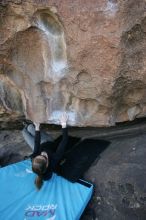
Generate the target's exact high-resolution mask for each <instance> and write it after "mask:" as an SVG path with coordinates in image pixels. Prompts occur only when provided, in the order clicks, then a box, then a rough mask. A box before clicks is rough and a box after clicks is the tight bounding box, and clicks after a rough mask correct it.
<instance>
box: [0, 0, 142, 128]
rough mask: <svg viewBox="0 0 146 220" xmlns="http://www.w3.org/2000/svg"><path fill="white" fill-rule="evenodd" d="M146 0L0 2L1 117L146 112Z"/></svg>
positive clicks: (89, 117)
mask: <svg viewBox="0 0 146 220" xmlns="http://www.w3.org/2000/svg"><path fill="white" fill-rule="evenodd" d="M145 9H146V1H145V0H140V1H135V0H124V1H123V0H91V1H83V0H81V1H79V0H75V1H72V0H68V1H66V0H57V1H56V0H24V1H18V0H17V1H14V0H2V1H0V45H1V46H0V79H1V82H0V117H1V121H2V120H5V119H6V118H7V120H12V119H14V118H15V119H17V118H18V117H21V116H23V115H25V117H26V118H27V119H30V120H32V121H39V122H44V123H47V122H48V123H56V124H58V118H59V117H60V114H61V112H62V111H64V110H66V111H67V112H68V114H69V124H71V125H76V126H89V125H90V126H110V125H114V124H115V123H116V122H120V121H127V120H133V119H134V118H136V117H143V116H145V114H146V113H145V112H146V111H145V110H146V77H145V76H146V61H145V60H146V12H145Z"/></svg>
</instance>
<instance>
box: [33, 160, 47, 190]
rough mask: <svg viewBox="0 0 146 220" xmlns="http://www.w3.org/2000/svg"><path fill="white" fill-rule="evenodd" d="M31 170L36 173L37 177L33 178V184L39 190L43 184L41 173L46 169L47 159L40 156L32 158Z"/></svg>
mask: <svg viewBox="0 0 146 220" xmlns="http://www.w3.org/2000/svg"><path fill="white" fill-rule="evenodd" d="M32 170H33V172H34V173H36V174H37V177H36V179H35V185H36V188H37V189H38V190H40V189H41V187H42V185H43V174H44V173H45V172H46V170H47V161H46V160H44V158H41V157H40V156H37V157H35V158H33V160H32Z"/></svg>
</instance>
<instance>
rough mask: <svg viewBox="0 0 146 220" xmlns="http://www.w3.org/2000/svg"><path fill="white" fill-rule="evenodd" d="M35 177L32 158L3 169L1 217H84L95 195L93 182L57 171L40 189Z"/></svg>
mask: <svg viewBox="0 0 146 220" xmlns="http://www.w3.org/2000/svg"><path fill="white" fill-rule="evenodd" d="M34 179H35V174H34V173H33V172H32V170H31V161H30V160H25V161H22V162H19V163H15V164H13V165H9V166H7V167H4V168H1V169H0V219H2V220H12V219H15V220H42V219H43V220H78V219H80V216H81V214H82V212H83V211H84V209H85V207H86V205H87V203H88V201H89V200H90V198H91V195H92V191H93V185H91V184H88V183H87V186H85V185H84V184H81V183H71V182H69V181H68V180H66V179H64V178H62V177H61V176H58V175H57V174H55V173H54V174H53V176H52V178H51V180H49V181H45V182H44V184H43V187H42V188H41V190H40V191H37V189H36V187H35V185H34ZM81 182H82V181H81ZM85 184H86V182H85Z"/></svg>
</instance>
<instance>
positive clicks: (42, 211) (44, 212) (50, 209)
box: [25, 204, 57, 219]
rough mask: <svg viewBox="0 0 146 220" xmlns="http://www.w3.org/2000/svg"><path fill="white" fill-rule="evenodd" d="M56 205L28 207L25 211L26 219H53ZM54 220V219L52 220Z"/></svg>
mask: <svg viewBox="0 0 146 220" xmlns="http://www.w3.org/2000/svg"><path fill="white" fill-rule="evenodd" d="M56 208H57V204H48V205H29V206H28V207H27V208H26V209H25V216H26V217H41V216H42V217H43V216H44V217H53V216H54V217H55V211H56ZM53 219H54V218H53Z"/></svg>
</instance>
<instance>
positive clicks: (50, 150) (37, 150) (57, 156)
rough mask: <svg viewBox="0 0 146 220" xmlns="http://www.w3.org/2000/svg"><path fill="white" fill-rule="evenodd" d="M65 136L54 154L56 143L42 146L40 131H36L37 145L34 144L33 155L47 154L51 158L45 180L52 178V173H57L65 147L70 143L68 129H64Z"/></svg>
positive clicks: (44, 176) (47, 143)
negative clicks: (56, 168) (56, 169)
mask: <svg viewBox="0 0 146 220" xmlns="http://www.w3.org/2000/svg"><path fill="white" fill-rule="evenodd" d="M62 132H63V136H62V140H61V142H60V143H59V145H58V147H57V150H56V151H55V152H54V148H55V145H54V142H46V143H43V144H40V139H41V137H40V131H35V143H34V152H33V155H34V156H37V155H40V154H41V152H46V153H47V155H48V158H49V166H48V168H47V171H46V173H45V174H44V175H43V179H44V180H48V179H50V178H51V176H52V172H53V171H55V167H56V165H57V164H58V163H59V161H60V160H61V158H62V156H63V153H64V151H65V147H66V145H67V142H68V129H67V128H62Z"/></svg>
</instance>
